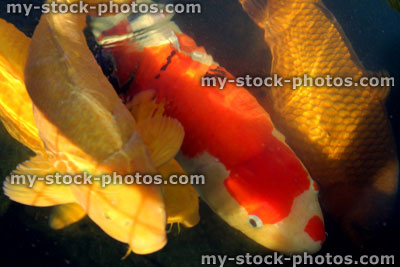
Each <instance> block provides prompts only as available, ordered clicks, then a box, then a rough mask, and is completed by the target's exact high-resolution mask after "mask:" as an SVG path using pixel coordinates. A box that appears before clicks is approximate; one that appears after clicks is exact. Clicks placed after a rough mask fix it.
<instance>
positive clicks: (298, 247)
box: [224, 138, 325, 252]
mask: <svg viewBox="0 0 400 267" xmlns="http://www.w3.org/2000/svg"><path fill="white" fill-rule="evenodd" d="M266 147H267V148H266V149H265V150H264V151H263V152H262V153H260V155H258V156H257V157H255V158H253V159H251V160H250V161H248V162H246V163H244V164H241V165H240V166H237V167H235V168H233V169H232V170H231V173H230V175H229V177H228V178H227V179H225V180H224V186H225V187H226V189H227V191H228V192H229V194H230V195H231V196H232V197H233V198H234V199H235V200H236V201H237V203H238V204H239V205H240V206H241V207H242V209H238V210H237V211H236V214H237V216H238V217H239V218H237V219H239V220H241V221H242V223H243V225H242V226H241V228H243V232H244V233H246V234H247V235H248V236H250V237H251V238H252V239H254V240H255V241H257V242H258V243H260V244H262V245H265V246H266V247H269V248H276V249H277V250H279V251H284V252H304V251H307V252H316V251H318V250H319V249H320V247H321V244H322V242H323V241H324V239H325V231H324V223H323V220H322V214H321V210H320V207H319V204H318V197H317V193H318V190H317V187H316V185H315V183H314V182H313V181H312V180H311V178H310V176H309V175H308V173H307V171H306V170H305V168H304V167H303V165H302V164H301V162H300V161H299V160H298V159H297V157H296V156H295V154H294V153H293V152H292V151H291V150H290V148H289V147H288V146H287V145H286V144H285V143H283V142H281V141H280V140H278V139H277V138H272V139H271V140H270V141H269V142H268V144H267V145H266Z"/></svg>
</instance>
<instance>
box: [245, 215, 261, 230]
mask: <svg viewBox="0 0 400 267" xmlns="http://www.w3.org/2000/svg"><path fill="white" fill-rule="evenodd" d="M249 224H250V225H251V227H253V228H261V227H262V226H263V225H264V223H263V222H262V221H261V219H260V218H258V217H257V216H256V215H249Z"/></svg>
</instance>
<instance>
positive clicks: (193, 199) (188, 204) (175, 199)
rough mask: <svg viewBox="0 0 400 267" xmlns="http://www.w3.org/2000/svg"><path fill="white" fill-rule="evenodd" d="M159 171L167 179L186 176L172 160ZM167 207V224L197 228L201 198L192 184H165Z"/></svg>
mask: <svg viewBox="0 0 400 267" xmlns="http://www.w3.org/2000/svg"><path fill="white" fill-rule="evenodd" d="M158 171H159V172H160V174H161V175H162V176H163V177H164V179H167V178H168V177H169V176H170V175H172V174H177V175H183V174H184V175H186V174H187V173H186V172H185V171H184V170H183V169H182V168H181V166H180V165H179V164H178V162H177V161H176V160H174V159H173V160H170V161H169V162H168V163H166V164H164V165H163V166H161V167H160V168H159V169H158ZM162 188H163V191H164V200H165V207H166V211H167V217H168V219H167V222H168V223H170V224H174V223H178V224H182V225H183V226H185V227H188V228H190V227H193V226H195V225H196V224H197V223H198V222H199V220H200V216H199V198H198V196H197V193H196V191H195V190H194V188H193V186H192V185H190V184H186V185H181V184H176V185H173V184H164V185H163V186H162Z"/></svg>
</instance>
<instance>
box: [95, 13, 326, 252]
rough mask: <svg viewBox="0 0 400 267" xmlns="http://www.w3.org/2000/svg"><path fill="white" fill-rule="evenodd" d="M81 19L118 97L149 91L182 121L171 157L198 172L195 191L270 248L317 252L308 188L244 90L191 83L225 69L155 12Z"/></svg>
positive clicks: (320, 233)
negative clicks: (110, 71)
mask: <svg viewBox="0 0 400 267" xmlns="http://www.w3.org/2000/svg"><path fill="white" fill-rule="evenodd" d="M90 26H91V29H92V31H93V33H94V35H95V37H96V39H97V40H98V42H99V43H100V44H103V45H104V50H103V55H105V56H110V55H111V58H112V61H113V64H114V66H113V67H114V69H115V72H114V75H116V77H117V78H118V81H119V83H120V85H121V87H125V88H127V89H126V90H125V92H122V93H121V94H120V96H121V97H122V98H123V99H124V101H125V102H127V103H129V101H130V99H131V98H132V97H133V96H134V95H136V94H137V93H139V92H142V91H147V90H149V91H154V92H155V97H156V99H157V101H158V102H160V103H164V106H165V114H166V115H168V116H171V117H173V118H176V119H178V120H179V122H180V123H181V124H182V125H183V127H184V130H185V138H184V141H183V144H182V147H181V151H180V153H179V155H178V157H177V159H178V161H179V163H180V164H181V165H182V166H183V167H184V168H185V169H186V170H187V171H188V172H189V173H196V174H205V177H206V184H205V185H200V186H197V191H198V192H199V193H200V195H201V197H202V198H203V199H204V200H205V201H206V202H207V203H208V205H209V206H210V207H211V208H212V209H213V210H214V211H216V212H217V213H218V214H219V215H220V216H221V217H222V218H223V219H224V220H225V221H226V222H228V224H230V225H231V226H233V227H234V228H237V229H239V230H240V231H242V232H243V233H244V234H246V235H247V236H248V237H250V238H251V239H253V240H255V241H256V242H258V243H260V244H262V245H264V246H266V247H268V248H270V249H274V250H279V251H282V252H288V253H289V252H303V251H309V252H315V251H317V250H319V248H320V247H321V244H322V242H323V241H324V238H325V232H324V224H323V219H322V214H321V211H320V208H319V204H318V199H317V192H318V189H317V187H316V185H315V183H314V182H313V181H312V179H311V177H310V176H309V174H308V172H307V170H306V169H305V168H304V166H303V165H302V163H301V162H300V160H299V159H298V158H297V157H296V155H295V154H294V153H293V151H292V150H291V149H290V148H289V147H288V146H287V145H286V143H285V140H284V137H283V136H282V135H281V134H280V133H279V132H278V131H277V130H276V129H275V128H274V125H273V124H272V122H271V120H270V117H269V115H268V113H266V112H265V111H264V109H263V108H262V107H261V106H260V105H259V104H258V103H257V100H256V99H255V98H254V97H253V96H251V95H250V94H249V93H248V91H247V90H245V89H244V88H240V87H236V86H233V85H232V84H227V85H226V87H225V89H224V90H218V89H217V88H216V87H212V88H210V87H209V88H207V87H202V86H201V82H200V81H201V78H202V77H203V76H223V77H227V78H233V77H232V75H230V74H229V73H228V72H227V71H226V70H225V69H224V68H222V67H220V66H218V64H217V63H215V62H214V61H213V59H212V57H211V56H209V55H207V54H206V52H205V50H204V48H201V47H198V46H197V45H196V44H195V42H194V41H193V40H192V39H191V38H190V37H188V36H187V35H185V34H183V33H181V32H180V30H179V28H178V27H177V26H176V25H175V24H174V23H173V22H171V21H170V20H169V19H168V18H167V17H165V16H164V15H162V14H157V15H151V14H147V15H143V16H133V17H127V16H124V15H122V14H121V15H117V16H115V17H113V18H100V19H99V18H97V19H93V20H92V21H91V22H90ZM128 105H129V104H128Z"/></svg>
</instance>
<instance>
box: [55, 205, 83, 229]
mask: <svg viewBox="0 0 400 267" xmlns="http://www.w3.org/2000/svg"><path fill="white" fill-rule="evenodd" d="M85 215H86V212H85V211H84V210H83V208H82V207H81V206H79V204H77V203H70V204H65V205H60V206H56V207H54V209H53V211H52V213H51V215H50V218H49V224H50V227H51V228H53V229H56V230H59V229H63V228H65V227H67V226H69V225H71V224H73V223H76V222H78V221H80V220H81V219H82V218H83V217H85Z"/></svg>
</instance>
